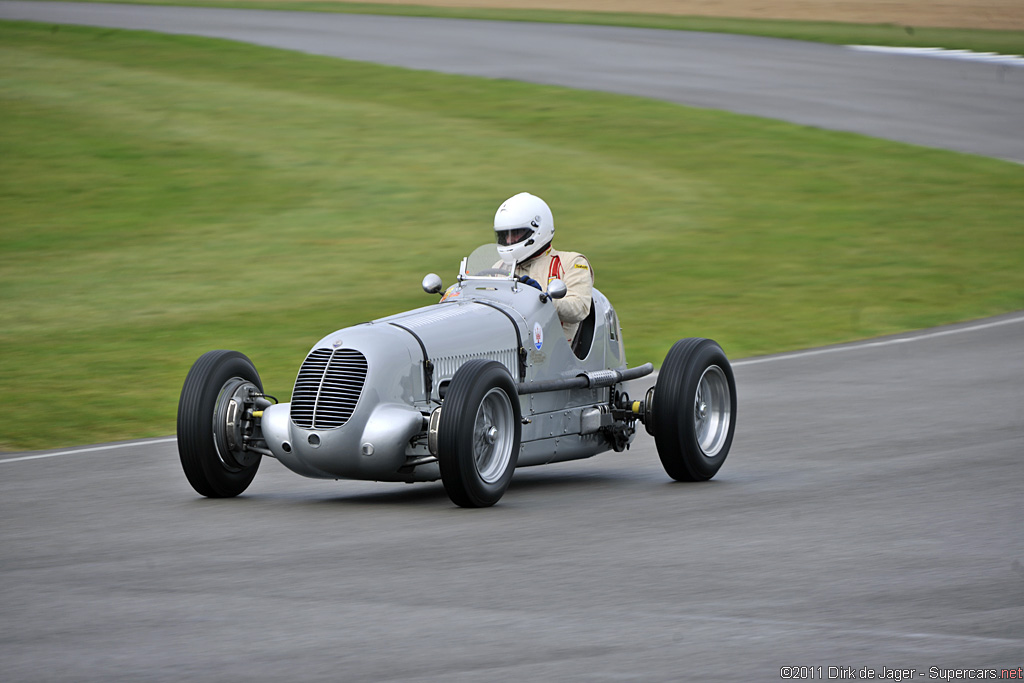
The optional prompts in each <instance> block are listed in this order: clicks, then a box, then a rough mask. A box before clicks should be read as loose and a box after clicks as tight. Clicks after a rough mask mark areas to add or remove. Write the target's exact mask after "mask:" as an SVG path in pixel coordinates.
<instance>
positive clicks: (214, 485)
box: [178, 351, 263, 498]
mask: <svg viewBox="0 0 1024 683" xmlns="http://www.w3.org/2000/svg"><path fill="white" fill-rule="evenodd" d="M262 393H263V383H262V382H261V381H260V376H259V374H258V373H257V372H256V368H255V366H253V364H252V361H251V360H249V359H248V358H247V357H246V356H245V355H243V354H241V353H239V352H237V351H210V352H208V353H204V354H203V355H202V356H200V357H199V360H197V361H196V362H195V364H194V365H193V366H192V369H191V370H189V373H188V376H187V377H186V378H185V385H184V386H183V387H182V388H181V398H180V399H179V401H178V456H179V457H180V458H181V467H182V469H183V470H184V471H185V476H186V477H187V478H188V481H189V483H190V484H192V488H194V489H195V490H196V491H197V492H198V493H200V494H201V495H204V496H207V497H209V498H232V497H234V496H237V495H238V494H240V493H242V492H243V491H245V489H246V488H248V486H249V484H250V483H251V482H252V479H253V477H255V476H256V470H257V469H258V468H259V465H260V455H259V453H254V452H252V451H247V450H245V448H244V446H243V442H242V429H243V422H244V418H245V404H246V402H247V401H249V402H251V398H252V396H253V394H262Z"/></svg>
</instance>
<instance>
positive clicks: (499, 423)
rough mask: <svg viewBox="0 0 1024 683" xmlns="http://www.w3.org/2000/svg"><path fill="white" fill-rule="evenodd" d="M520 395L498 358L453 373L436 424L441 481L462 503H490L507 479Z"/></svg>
mask: <svg viewBox="0 0 1024 683" xmlns="http://www.w3.org/2000/svg"><path fill="white" fill-rule="evenodd" d="M521 416H522V414H521V412H520V408H519V394H518V392H517V391H516V384H515V382H514V381H513V380H512V375H510V374H509V372H508V370H507V369H505V366H504V365H502V364H501V363H497V362H495V361H488V360H482V359H475V360H471V361H468V362H467V363H465V364H464V365H462V366H461V367H460V368H459V369H458V370H457V371H456V372H455V375H454V376H453V377H452V381H451V384H449V385H448V391H447V393H446V394H445V398H444V404H443V405H442V406H441V414H440V418H439V421H438V425H437V459H438V467H439V468H440V470H441V482H442V483H443V484H444V490H445V491H446V492H447V493H448V497H449V498H451V500H452V502H453V503H455V504H456V505H459V506H461V507H489V506H491V505H494V504H495V503H497V502H498V500H499V499H500V498H501V496H502V495H503V494H504V493H505V489H507V488H508V485H509V482H510V481H512V473H513V470H515V468H516V463H517V462H518V460H519V440H520V435H521V430H522V426H521V424H520V421H521Z"/></svg>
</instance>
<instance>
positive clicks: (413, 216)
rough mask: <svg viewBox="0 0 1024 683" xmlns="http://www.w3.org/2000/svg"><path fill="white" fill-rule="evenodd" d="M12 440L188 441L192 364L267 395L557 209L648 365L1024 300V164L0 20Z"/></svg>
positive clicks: (3, 283)
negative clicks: (351, 328)
mask: <svg viewBox="0 0 1024 683" xmlns="http://www.w3.org/2000/svg"><path fill="white" fill-rule="evenodd" d="M0 120H2V121H3V125H2V126H0V391H2V393H3V395H4V396H5V397H7V403H8V408H7V415H6V419H5V420H4V422H3V427H2V428H0V447H3V448H6V449H8V450H16V449H29V448H40V447H54V446H58V445H65V444H81V443H93V442H98V441H108V440H116V439H123V438H131V437H145V436H156V435H166V434H171V433H173V431H174V415H175V408H176V403H177V398H178V392H179V391H180V387H181V383H182V381H183V379H184V376H185V374H186V372H187V371H188V368H189V366H190V365H191V363H192V362H193V361H194V360H195V358H196V357H198V356H199V355H200V354H201V353H202V352H204V351H207V350H209V349H212V348H236V349H238V350H241V351H243V352H245V353H247V354H249V355H250V356H251V357H252V358H253V360H254V361H255V362H256V365H257V367H258V368H260V371H261V373H262V375H263V377H264V381H265V384H266V386H267V388H268V391H271V392H272V393H275V394H277V395H278V396H279V397H280V398H282V399H287V398H288V396H289V391H290V388H291V384H292V381H293V380H294V373H295V372H296V370H297V367H298V365H299V363H300V362H301V359H302V357H303V355H304V354H305V352H306V351H307V350H308V349H309V347H310V346H311V345H312V343H313V342H315V341H316V340H317V339H319V338H320V337H321V336H322V335H324V334H326V333H327V332H329V331H331V330H334V329H338V328H341V327H344V326H347V325H350V324H354V323H358V322H361V321H364V320H369V319H372V318H375V317H380V316H382V315H385V314H388V313H392V312H397V311H400V310H404V309H407V308H410V307H414V306H420V305H426V304H428V303H430V302H432V301H433V300H434V299H433V298H431V297H429V296H427V295H425V294H423V293H422V291H420V288H419V282H420V279H421V278H422V276H423V275H424V274H425V273H427V272H428V271H436V272H438V273H440V274H441V275H442V277H443V278H444V279H445V281H446V283H447V282H451V281H452V279H453V274H454V271H455V269H456V267H457V263H458V259H459V257H460V256H461V255H462V254H463V253H465V252H468V251H469V250H470V249H472V248H473V247H475V246H476V245H477V244H479V243H482V242H485V241H489V240H490V239H491V235H492V231H491V224H490V221H491V219H492V217H493V212H494V210H495V208H496V207H497V205H498V204H499V203H500V202H501V201H502V200H504V199H505V198H506V197H508V196H510V195H511V194H513V193H515V192H519V191H521V190H529V191H532V192H535V193H537V194H539V195H541V196H543V197H545V198H546V199H547V200H549V202H550V203H551V205H552V207H553V209H554V212H555V219H556V224H557V226H558V237H557V240H556V245H557V246H560V247H561V248H567V249H573V250H579V251H583V252H585V253H586V254H587V255H588V256H589V257H590V259H591V261H592V262H593V264H594V266H595V271H596V275H597V284H598V287H599V288H601V289H602V291H604V292H605V293H606V294H608V295H609V296H610V298H611V299H612V301H613V302H614V303H615V305H616V307H617V310H618V311H619V314H620V317H621V319H622V322H623V325H624V328H625V338H626V344H627V353H628V355H629V358H630V360H631V362H632V363H633V364H639V363H642V362H645V361H648V360H653V361H655V362H656V363H657V362H660V360H661V359H662V358H663V357H664V354H665V352H666V351H667V349H668V348H669V346H670V345H671V344H672V342H673V341H675V340H676V339H677V338H680V337H685V336H708V337H713V338H716V339H718V340H719V341H720V342H721V343H722V344H723V346H724V347H725V349H726V351H727V352H728V353H729V354H730V356H731V357H733V358H740V357H743V356H749V355H754V354H763V353H768V352H774V351H782V350H787V349H796V348H802V347H809V346H816V345H820V344H827V343H832V342H840V341H846V340H851V339H858V338H864V337H870V336H874V335H880V334H885V333H892V332H897V331H901V330H907V329H913V328H920V327H925V326H929V325H935V324H939V323H946V322H951V321H956V320H964V319H970V318H976V317H981V316H986V315H991V314H996V313H1002V312H1006V311H1010V310H1016V309H1020V308H1024V268H1021V264H1022V263H1024V230H1022V229H1021V217H1022V216H1024V168H1022V167H1021V166H1019V165H1015V164H1010V163H1005V162H1000V161H995V160H990V159H984V158H979V157H973V156H969V155H961V154H954V153H950V152H943V151H938V150H931V149H924V148H919V147H913V146H908V145H900V144H895V143H890V142H883V141H880V140H876V139H871V138H866V137H860V136H856V135H849V134H842V133H835V132H829V131H823V130H817V129H812V128H805V127H799V126H794V125H789V124H785V123H781V122H775V121H768V120H762V119H757V118H752V117H744V116H738V115H731V114H726V113H721V112H713V111H704V110H697V109H689V108H685V107H680V106H676V105H672V104H669V103H663V102H657V101H652V100H646V99H642V98H631V97H623V96H615V95H608V94H601V93H591V92H581V91H573V90H569V89H562V88H554V87H543V86H536V85H528V84H523V83H515V82H507V81H492V80H485V79H474V78H466V77H458V76H447V75H440V74H431V73H423V72H411V71H405V70H401V69H396V68H389V67H381V66H374V65H367V64H359V63H351V62H345V61H341V60H334V59H328V58H321V57H314V56H308V55H301V54H298V53H290V52H284V51H275V50H270V49H265V48H259V47H254V46H248V45H243V44H238V43H230V42H226V41H214V40H206V39H200V38H190V37H180V36H160V35H155V34H145V33H134V32H125V31H116V30H104V29H92V28H74V27H61V28H57V27H52V28H51V27H43V26H38V25H32V24H18V23H9V22H7V23H0Z"/></svg>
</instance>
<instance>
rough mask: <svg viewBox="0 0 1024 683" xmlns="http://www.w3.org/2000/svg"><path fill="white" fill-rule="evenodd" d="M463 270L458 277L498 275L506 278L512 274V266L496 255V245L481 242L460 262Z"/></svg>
mask: <svg viewBox="0 0 1024 683" xmlns="http://www.w3.org/2000/svg"><path fill="white" fill-rule="evenodd" d="M462 270H463V272H462V273H460V274H459V278H460V279H461V278H467V277H500V278H508V277H510V276H511V275H512V266H510V265H508V264H507V263H505V262H504V261H502V260H501V257H500V256H498V245H497V244H494V243H493V242H492V243H491V244H482V245H480V246H479V247H477V248H476V249H474V250H473V253H472V254H470V255H469V256H468V257H467V258H466V259H464V260H463V262H462Z"/></svg>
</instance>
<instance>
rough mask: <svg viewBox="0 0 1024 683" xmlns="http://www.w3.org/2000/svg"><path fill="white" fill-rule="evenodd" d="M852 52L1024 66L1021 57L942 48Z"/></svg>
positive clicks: (873, 47) (864, 48)
mask: <svg viewBox="0 0 1024 683" xmlns="http://www.w3.org/2000/svg"><path fill="white" fill-rule="evenodd" d="M846 47H848V48H850V49H851V50H859V51H861V52H884V53H886V54H895V55H917V56H920V57H938V58H941V59H963V60H967V61H972V62H989V63H991V64H1005V65H1007V66H1024V57H1022V56H1021V55H1002V54H999V53H998V52H972V51H971V50H947V49H945V48H941V47H889V46H886V45H847V46H846Z"/></svg>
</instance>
